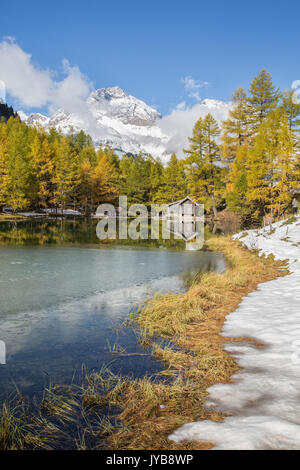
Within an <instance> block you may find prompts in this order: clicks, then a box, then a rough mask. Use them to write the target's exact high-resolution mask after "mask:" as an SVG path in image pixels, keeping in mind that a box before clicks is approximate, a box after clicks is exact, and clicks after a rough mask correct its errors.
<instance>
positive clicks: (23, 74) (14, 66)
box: [0, 39, 53, 107]
mask: <svg viewBox="0 0 300 470" xmlns="http://www.w3.org/2000/svg"><path fill="white" fill-rule="evenodd" d="M0 79H1V80H2V81H3V82H4V83H5V85H6V91H7V92H8V93H9V94H11V95H12V96H13V97H14V98H15V99H16V100H17V101H18V102H19V103H20V104H22V105H23V106H25V107H27V106H29V107H34V106H38V107H39V106H44V105H45V104H46V103H47V102H48V100H49V94H50V92H51V88H52V86H53V81H52V78H51V73H50V71H49V70H42V69H40V68H38V67H36V66H34V65H33V64H32V61H31V55H30V54H28V53H26V52H24V51H23V50H22V49H21V48H20V46H18V44H16V43H14V42H11V39H6V40H3V41H2V42H0Z"/></svg>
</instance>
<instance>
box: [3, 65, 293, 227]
mask: <svg viewBox="0 0 300 470" xmlns="http://www.w3.org/2000/svg"><path fill="white" fill-rule="evenodd" d="M1 106H2V107H5V105H1ZM6 109H9V111H8V112H7V113H6V114H5V112H4V111H5V110H4V109H2V110H0V115H1V114H2V117H1V121H0V207H3V206H10V207H12V209H13V211H20V210H24V209H39V208H58V207H59V208H62V209H64V208H66V207H71V208H74V209H77V210H80V211H82V212H83V213H84V214H90V213H93V212H94V211H95V209H96V207H97V206H98V205H99V204H100V203H103V202H110V203H113V204H116V203H117V200H118V197H119V195H127V197H128V203H129V204H132V203H143V204H146V205H150V204H151V203H170V202H173V201H176V200H179V199H181V198H182V197H185V196H186V195H189V196H190V197H191V198H193V199H194V200H196V201H198V202H201V203H204V204H205V209H206V212H207V213H211V214H213V215H215V216H216V215H217V213H218V211H220V210H224V209H225V208H227V209H228V210H229V211H231V212H234V213H236V214H237V215H238V216H240V218H241V219H242V221H243V222H250V223H251V221H253V220H261V219H262V217H265V216H268V215H272V216H282V215H284V214H285V213H286V212H288V211H289V210H290V207H291V202H292V199H293V198H294V197H295V196H296V197H298V196H297V195H300V154H299V146H300V103H299V101H298V99H297V98H296V96H295V93H294V92H293V91H286V92H281V91H280V90H279V89H278V88H276V87H275V85H274V84H273V81H272V77H271V75H270V74H269V73H268V72H267V71H266V70H262V71H261V72H259V74H258V75H257V76H256V77H255V78H254V79H253V81H252V82H251V84H250V86H249V90H247V91H246V90H245V89H243V88H238V89H237V90H236V91H235V93H234V95H233V97H232V108H231V111H230V113H229V116H228V119H227V120H226V121H224V122H223V123H222V125H221V127H220V126H219V124H218V123H217V122H216V120H215V119H214V118H213V116H212V115H211V114H207V115H206V116H205V117H203V118H200V119H199V120H198V121H197V122H196V123H195V126H194V129H193V133H192V136H191V137H190V138H189V145H188V146H187V148H186V149H185V150H184V152H185V158H181V159H180V158H177V156H176V155H175V154H173V155H172V156H171V158H170V160H169V161H168V163H167V164H166V165H163V164H162V162H161V161H160V160H159V159H155V158H153V157H152V156H151V155H142V154H140V155H137V156H129V155H123V156H122V157H121V158H119V156H118V155H117V154H116V153H115V152H114V151H113V150H111V149H109V148H99V149H95V147H94V145H93V142H92V139H91V137H90V136H89V135H86V134H85V133H84V132H83V131H80V132H79V133H74V134H72V133H71V134H70V135H67V136H65V135H63V134H62V133H60V132H58V131H57V130H55V129H51V130H50V131H49V132H46V131H45V130H43V129H41V128H35V127H30V126H28V125H26V124H25V123H24V122H22V121H21V120H20V119H19V117H18V116H17V115H16V114H15V113H14V112H13V110H12V109H11V108H7V107H6ZM1 111H2V112H1Z"/></svg>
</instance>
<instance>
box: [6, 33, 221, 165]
mask: <svg viewBox="0 0 300 470" xmlns="http://www.w3.org/2000/svg"><path fill="white" fill-rule="evenodd" d="M0 80H2V81H3V82H4V83H5V84H6V91H7V93H8V94H9V95H10V96H11V97H12V98H13V99H14V100H15V102H16V103H17V105H19V106H21V107H24V108H25V109H30V108H31V109H32V108H40V109H45V108H47V109H48V115H49V117H48V116H44V115H41V114H33V115H30V116H26V115H25V114H24V113H20V115H21V118H22V119H24V120H26V121H27V122H28V124H31V125H42V126H43V127H45V128H46V129H47V128H49V127H51V126H53V127H56V128H58V129H60V130H61V131H62V132H65V133H67V132H68V131H69V130H70V128H73V129H75V130H79V129H81V128H83V129H84V130H85V131H86V132H88V133H90V134H91V136H92V138H93V140H94V141H95V144H96V145H109V146H111V147H112V148H114V149H115V150H117V151H118V152H120V153H122V152H126V153H139V152H145V153H150V154H152V155H153V156H155V157H161V158H162V160H166V159H168V157H169V155H170V154H171V153H173V152H176V153H177V154H178V155H179V156H181V155H182V149H183V148H184V147H186V145H187V143H188V136H190V135H191V133H192V129H193V126H194V124H195V122H196V121H197V119H199V117H201V116H205V115H206V114H207V113H208V112H211V113H212V115H213V116H214V117H215V119H217V121H219V122H221V121H222V120H223V119H225V118H226V117H227V114H228V109H229V106H230V105H229V104H228V103H223V102H221V101H215V100H204V101H202V102H199V101H200V95H199V90H200V89H201V88H202V87H203V86H207V85H208V84H207V83H206V82H198V81H196V80H194V79H192V78H191V77H185V79H183V84H184V87H185V90H186V92H187V94H188V96H190V97H194V99H196V101H198V102H197V103H196V104H195V105H194V106H190V107H186V104H185V102H182V103H181V104H179V106H177V108H176V109H174V110H173V111H171V112H170V114H169V115H167V116H164V117H162V118H161V117H160V115H159V114H158V112H157V111H156V110H155V109H153V108H151V107H149V106H148V105H146V104H145V103H144V102H142V101H141V100H138V99H137V98H135V97H133V96H130V95H127V94H126V93H125V92H124V91H123V90H121V89H120V88H119V87H113V88H108V89H100V90H95V91H93V85H92V83H91V82H90V81H89V79H88V77H86V76H85V75H84V74H83V73H82V72H81V71H80V69H79V67H78V66H77V65H75V66H71V65H70V64H69V62H68V61H67V60H63V62H62V69H61V72H60V73H58V72H53V71H50V70H48V69H42V68H41V67H39V66H38V65H36V64H35V63H34V61H33V59H32V56H31V55H30V54H29V53H27V52H25V51H24V50H23V49H22V48H21V47H20V46H19V45H18V44H17V43H16V42H15V41H14V40H13V39H12V38H6V39H4V40H3V41H2V42H0Z"/></svg>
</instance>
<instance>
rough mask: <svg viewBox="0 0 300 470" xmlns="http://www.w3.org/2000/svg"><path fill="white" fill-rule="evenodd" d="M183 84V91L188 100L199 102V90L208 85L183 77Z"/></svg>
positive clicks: (207, 83)
mask: <svg viewBox="0 0 300 470" xmlns="http://www.w3.org/2000/svg"><path fill="white" fill-rule="evenodd" d="M181 82H182V83H183V84H184V89H185V91H186V92H187V94H188V96H189V97H190V98H194V99H195V100H196V101H198V102H199V101H201V99H202V98H201V96H200V90H201V88H204V87H206V86H208V85H209V82H200V81H198V80H195V79H194V78H192V77H184V78H182V79H181Z"/></svg>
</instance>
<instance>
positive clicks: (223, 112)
mask: <svg viewBox="0 0 300 470" xmlns="http://www.w3.org/2000/svg"><path fill="white" fill-rule="evenodd" d="M229 109H230V103H225V102H224V103H222V102H220V101H214V100H205V101H204V102H202V103H197V104H195V105H194V106H191V107H190V108H186V106H185V103H180V107H178V106H177V107H176V109H174V110H173V111H172V112H171V113H170V114H168V115H167V116H164V117H163V118H162V119H161V120H160V121H159V123H158V125H159V127H160V128H161V130H162V132H163V133H164V134H166V135H168V136H170V140H169V141H168V143H167V152H168V153H176V154H177V156H179V157H182V156H183V149H184V148H187V146H188V144H189V141H188V137H190V136H191V135H192V132H193V127H194V125H195V123H196V122H197V121H198V119H199V118H200V117H205V116H206V115H207V114H208V113H211V114H212V116H213V117H214V118H215V119H216V121H217V122H218V123H219V125H220V124H221V122H222V121H224V120H225V119H227V117H228V112H229Z"/></svg>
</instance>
